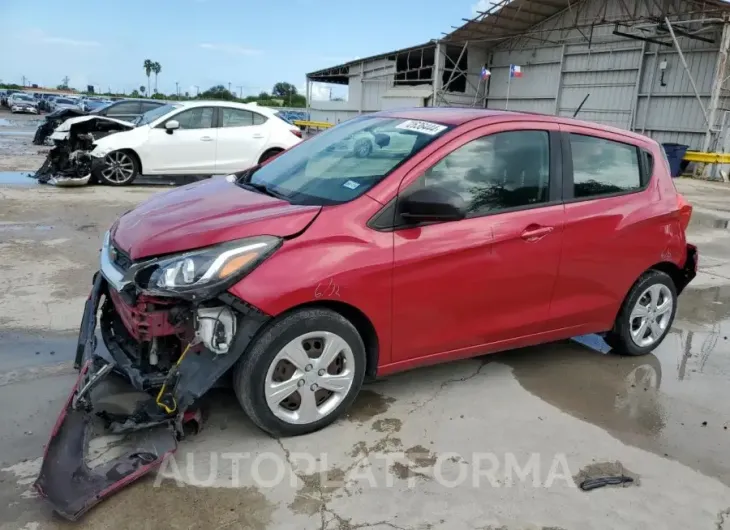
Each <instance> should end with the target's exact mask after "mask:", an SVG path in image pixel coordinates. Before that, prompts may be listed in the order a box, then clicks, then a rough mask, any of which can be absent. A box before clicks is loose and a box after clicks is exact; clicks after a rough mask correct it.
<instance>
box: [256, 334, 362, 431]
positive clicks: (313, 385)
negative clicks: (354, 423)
mask: <svg viewBox="0 0 730 530" xmlns="http://www.w3.org/2000/svg"><path fill="white" fill-rule="evenodd" d="M354 380H355V358H354V355H353V352H352V349H351V348H350V346H349V345H348V344H347V342H346V341H345V340H344V339H343V338H342V337H340V336H339V335H336V334H335V333H330V332H325V331H321V332H320V331H317V332H310V333H305V334H304V335H300V336H299V337H297V338H296V339H294V340H292V341H291V342H289V343H288V344H287V345H286V346H284V347H283V348H282V349H281V350H280V351H279V352H278V353H277V354H276V356H275V357H274V360H273V361H272V362H271V365H270V366H269V369H268V372H267V374H266V379H265V383H264V385H265V386H264V395H265V397H266V403H267V405H268V407H269V409H270V410H271V411H272V412H273V413H274V415H275V416H276V417H278V418H279V419H281V420H283V421H285V422H287V423H291V424H311V423H314V422H317V421H319V420H321V419H323V418H325V417H326V416H328V415H329V414H330V413H332V411H334V410H335V409H336V408H337V407H338V406H339V405H340V403H342V401H343V400H344V399H345V398H346V397H347V395H348V393H349V392H350V389H351V388H352V385H353V382H354Z"/></svg>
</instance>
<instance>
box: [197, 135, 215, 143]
mask: <svg viewBox="0 0 730 530" xmlns="http://www.w3.org/2000/svg"><path fill="white" fill-rule="evenodd" d="M200 139H201V140H202V141H203V142H212V141H213V138H212V137H211V136H201V137H200Z"/></svg>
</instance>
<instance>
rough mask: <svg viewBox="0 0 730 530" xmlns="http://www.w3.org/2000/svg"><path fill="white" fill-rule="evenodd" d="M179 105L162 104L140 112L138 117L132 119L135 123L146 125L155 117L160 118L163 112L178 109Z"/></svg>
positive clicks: (166, 112)
mask: <svg viewBox="0 0 730 530" xmlns="http://www.w3.org/2000/svg"><path fill="white" fill-rule="evenodd" d="M179 108H180V105H162V106H160V107H157V108H155V109H152V110H148V111H147V112H145V113H144V114H142V115H141V116H140V117H139V118H137V119H136V120H134V124H135V125H147V124H148V123H151V122H153V121H155V120H156V119H157V118H161V117H162V116H164V115H165V114H168V113H170V112H172V111H173V110H175V109H179Z"/></svg>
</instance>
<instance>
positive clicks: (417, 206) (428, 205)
mask: <svg viewBox="0 0 730 530" xmlns="http://www.w3.org/2000/svg"><path fill="white" fill-rule="evenodd" d="M398 213H399V214H400V216H401V217H402V218H404V219H405V220H407V221H409V222H413V223H422V222H430V221H458V220H460V219H463V218H464V217H466V202H465V201H464V199H463V198H462V197H461V195H459V194H458V193H456V192H453V191H450V190H447V189H445V188H421V189H418V190H415V191H413V192H412V193H409V194H408V195H406V196H405V197H403V198H401V199H399V200H398Z"/></svg>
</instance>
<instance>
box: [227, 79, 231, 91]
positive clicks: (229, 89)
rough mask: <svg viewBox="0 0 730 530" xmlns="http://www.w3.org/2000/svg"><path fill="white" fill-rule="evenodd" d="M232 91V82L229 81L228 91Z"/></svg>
mask: <svg viewBox="0 0 730 530" xmlns="http://www.w3.org/2000/svg"><path fill="white" fill-rule="evenodd" d="M230 91H231V82H230V81H228V92H230Z"/></svg>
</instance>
